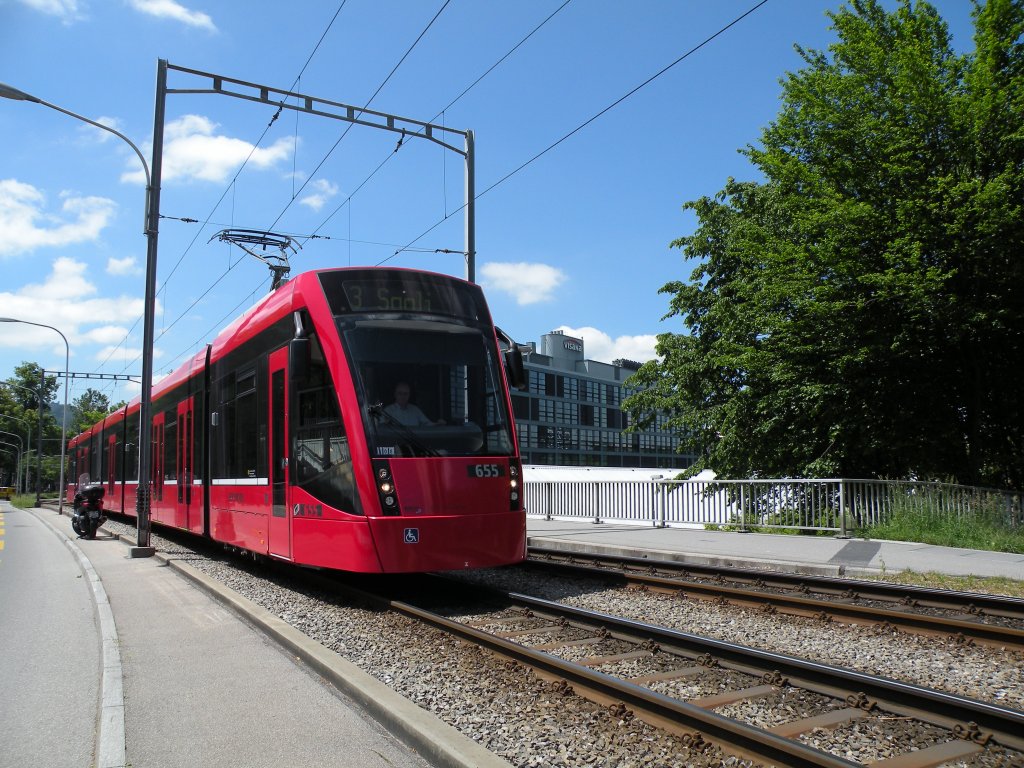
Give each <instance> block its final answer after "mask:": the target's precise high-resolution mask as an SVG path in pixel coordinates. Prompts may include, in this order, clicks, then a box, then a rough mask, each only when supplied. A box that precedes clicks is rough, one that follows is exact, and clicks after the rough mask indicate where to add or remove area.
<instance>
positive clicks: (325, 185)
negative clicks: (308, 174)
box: [299, 179, 338, 211]
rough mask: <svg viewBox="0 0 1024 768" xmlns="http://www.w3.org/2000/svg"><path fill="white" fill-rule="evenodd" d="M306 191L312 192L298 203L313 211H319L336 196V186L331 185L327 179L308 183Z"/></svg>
mask: <svg viewBox="0 0 1024 768" xmlns="http://www.w3.org/2000/svg"><path fill="white" fill-rule="evenodd" d="M306 189H309V190H312V194H309V195H306V196H305V197H304V198H302V199H301V200H299V202H300V203H301V204H302V205H308V206H309V207H310V208H312V209H313V210H314V211H319V210H320V209H321V208H323V207H324V203H326V202H327V201H328V200H330V199H331V198H332V197H334V196H335V195H336V194H338V185H337V184H332V183H331V182H329V181H328V180H327V179H317V180H316V181H313V182H310V184H309V185H307V187H306Z"/></svg>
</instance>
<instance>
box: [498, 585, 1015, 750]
mask: <svg viewBox="0 0 1024 768" xmlns="http://www.w3.org/2000/svg"><path fill="white" fill-rule="evenodd" d="M507 597H508V599H509V600H511V601H513V602H515V603H518V604H519V605H522V606H524V607H527V608H530V609H531V610H535V611H541V612H543V613H546V614H549V615H554V616H560V617H564V618H566V619H567V620H569V621H578V622H585V623H588V624H591V625H593V624H595V623H596V624H600V625H602V626H605V627H607V628H609V630H610V631H612V632H613V633H619V634H620V635H622V636H625V637H628V638H631V639H636V640H637V641H640V642H655V643H658V644H659V645H660V646H662V647H665V648H672V649H681V650H682V651H683V652H684V654H687V655H693V656H701V655H704V654H710V655H711V656H713V657H715V658H717V659H719V660H724V661H726V662H728V663H729V664H730V665H732V666H733V667H734V668H736V669H738V670H741V671H747V672H750V671H752V670H753V671H756V673H763V672H773V671H778V672H779V673H780V674H781V675H782V676H784V677H786V678H788V679H789V680H790V681H791V682H794V684H796V685H797V686H798V687H801V688H806V689H808V690H813V691H816V692H819V693H823V694H825V695H828V696H838V697H840V698H844V697H846V696H847V695H850V694H854V695H857V694H863V697H866V701H864V699H863V698H862V702H864V706H867V705H868V704H870V703H871V702H874V703H875V704H877V706H878V707H880V708H882V709H885V710H887V711H891V712H894V713H897V714H902V715H906V716H910V717H914V718H917V719H920V720H923V721H925V722H929V723H931V724H933V725H937V726H939V727H942V728H946V729H948V730H950V731H952V732H954V733H961V732H967V731H972V730H973V731H974V732H977V729H981V731H982V732H983V734H984V733H987V734H988V735H991V737H992V738H993V739H994V740H995V741H996V742H997V743H999V744H1001V745H1003V746H1005V747H1008V748H1011V749H1015V750H1018V751H1024V712H1021V711H1019V710H1014V709H1009V708H1007V707H1000V706H997V705H995V704H989V703H987V702H983V701H978V700H976V699H968V698H965V697H962V696H956V695H954V694H949V693H944V692H942V691H935V690H932V689H929V688H923V687H921V686H917V685H912V684H910V683H903V682H899V681H897V680H891V679H889V678H884V677H876V676H874V675H869V674H865V673H863V672H858V671H856V670H851V669H846V668H843V667H833V666H830V665H828V664H822V663H819V662H815V661H808V660H805V659H799V658H796V657H794V656H787V655H785V654H781V653H775V652H772V651H763V650H759V649H756V648H750V647H747V646H742V645H738V644H735V643H728V642H725V641H721V640H714V639H711V638H706V637H700V636H698V635H693V634H689V633H686V632H680V631H678V630H673V629H667V628H665V627H659V626H655V625H652V624H646V623H644V622H640V621H634V620H632V619H624V618H620V617H617V616H611V615H609V614H605V613H600V612H598V611H590V610H586V609H583V608H574V607H571V606H567V605H564V604H562V603H556V602H552V601H550V600H543V599H540V598H536V597H530V596H529V595H522V594H518V593H509V594H508V595H507ZM972 725H976V728H972ZM979 738H984V735H982V736H980V737H979Z"/></svg>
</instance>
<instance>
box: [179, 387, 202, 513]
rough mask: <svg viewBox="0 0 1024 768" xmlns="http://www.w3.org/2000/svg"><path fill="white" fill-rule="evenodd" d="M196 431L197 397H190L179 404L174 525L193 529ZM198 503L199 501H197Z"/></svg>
mask: <svg viewBox="0 0 1024 768" xmlns="http://www.w3.org/2000/svg"><path fill="white" fill-rule="evenodd" d="M194 429H195V397H194V396H193V397H189V398H187V399H185V400H183V401H182V402H180V403H178V428H177V429H176V430H175V432H176V435H175V437H176V440H177V445H176V446H175V449H176V450H175V453H176V455H177V460H178V472H177V483H178V487H177V492H176V493H177V496H176V501H175V504H176V507H175V512H174V524H175V525H177V526H179V527H182V528H188V529H191V528H192V525H193V520H192V519H191V518H192V513H193V511H194V505H193V501H192V491H193V483H192V480H193V478H194V477H195V470H194V467H195V463H194V460H195V456H194V453H195V444H196V442H195V440H194V438H193V435H192V431H193V430H194ZM196 501H198V499H197V500H196Z"/></svg>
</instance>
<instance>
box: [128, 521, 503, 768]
mask: <svg viewBox="0 0 1024 768" xmlns="http://www.w3.org/2000/svg"><path fill="white" fill-rule="evenodd" d="M111 535H117V537H118V538H119V539H121V541H123V542H125V543H126V544H128V545H129V546H135V540H134V539H132V538H131V537H130V536H127V535H124V534H111ZM154 557H156V558H157V559H158V560H160V561H161V562H163V563H165V564H166V565H167V566H169V567H171V568H173V569H175V570H176V571H178V572H179V573H180V574H182V575H183V576H184V577H185V578H187V579H188V580H189V581H191V582H192V583H194V584H195V585H196V586H198V587H199V588H200V589H202V590H203V591H204V592H206V593H207V594H209V595H210V596H211V597H213V598H214V599H215V600H217V601H218V602H219V603H221V604H222V605H224V606H225V607H227V608H229V609H230V610H232V611H233V612H234V613H236V614H237V615H238V616H240V617H241V618H242V619H243V620H245V621H247V622H248V623H250V624H251V625H253V626H254V627H256V628H257V629H259V630H260V631H261V632H263V633H264V634H265V635H267V636H268V637H269V638H270V639H271V640H273V641H274V642H276V643H277V644H278V645H280V646H281V647H282V648H284V649H286V650H287V651H288V652H289V655H291V656H292V657H293V660H299V661H302V662H303V663H305V664H307V665H308V666H309V667H310V668H311V669H313V670H314V671H316V672H317V674H319V675H320V676H321V677H323V678H324V679H325V680H326V681H327V682H329V683H330V684H331V685H333V686H334V687H335V688H337V689H338V690H339V691H340V692H342V693H343V694H345V695H346V696H347V697H348V698H350V699H352V701H354V702H355V703H356V704H357V705H358V706H359V707H360V708H362V709H363V710H364V711H366V712H367V713H368V714H369V715H370V716H371V717H372V718H373V719H374V720H376V721H377V722H379V723H380V724H381V725H383V726H384V727H385V728H386V729H387V730H388V731H389V732H390V733H392V734H393V735H394V736H396V737H397V738H398V739H400V740H401V741H402V742H403V743H404V744H406V746H408V747H410V748H412V749H413V750H415V751H416V752H418V753H419V754H420V755H422V756H423V757H424V758H425V759H426V760H428V761H429V762H430V763H431V764H433V765H437V766H443V767H444V768H510V766H511V764H510V763H509V762H508V761H506V760H505V759H503V758H502V757H500V756H498V755H496V754H494V753H493V752H491V751H489V750H488V749H486V748H485V747H483V746H481V745H480V744H478V743H477V742H475V741H473V740H472V739H471V738H469V737H468V736H465V735H463V734H462V733H461V732H459V731H458V730H457V729H456V728H454V727H452V726H451V725H449V724H448V723H445V722H444V721H443V720H441V719H440V718H438V717H437V716H436V715H434V714H432V713H430V712H428V711H427V710H425V709H423V708H422V707H420V706H418V705H417V704H414V703H413V702H411V701H409V699H406V698H405V697H404V696H402V695H401V694H399V693H396V692H395V691H393V690H392V689H391V688H388V687H387V686H386V685H384V684H383V683H382V682H380V681H379V680H377V679H376V678H375V677H373V676H372V675H370V674H369V673H367V672H365V671H363V670H362V669H360V668H359V667H357V666H356V665H355V664H353V663H352V662H350V661H348V660H346V659H344V658H342V657H341V656H340V655H339V654H337V653H335V652H334V651H331V650H330V649H328V648H325V647H324V646H323V645H321V644H320V643H318V642H317V641H315V640H312V639H311V638H309V637H307V636H306V635H304V634H302V632H300V631H299V630H297V629H295V628H294V627H293V626H291V625H290V624H288V623H287V622H286V621H284V620H283V619H281V618H280V617H278V616H276V615H274V614H273V613H271V612H270V611H268V610H267V609H266V608H264V607H263V606H261V605H258V604H256V603H254V602H253V601H251V600H249V599H248V598H245V597H243V596H242V595H240V594H238V593H237V592H235V591H234V590H232V589H230V588H229V587H226V586H224V585H223V584H220V583H219V582H216V581H214V580H212V579H210V578H209V577H207V576H206V574H204V573H203V572H202V571H200V570H199V569H197V568H194V567H193V566H191V565H189V564H188V563H186V562H184V561H182V560H178V559H175V558H174V557H172V556H170V555H167V554H165V553H162V552H159V551H158V552H157V553H156V554H155V555H154Z"/></svg>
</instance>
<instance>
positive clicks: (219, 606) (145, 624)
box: [0, 509, 508, 768]
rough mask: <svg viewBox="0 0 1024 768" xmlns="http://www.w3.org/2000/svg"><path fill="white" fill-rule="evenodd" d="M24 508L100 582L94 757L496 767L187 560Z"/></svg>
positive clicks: (377, 767)
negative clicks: (84, 535) (133, 548)
mask: <svg viewBox="0 0 1024 768" xmlns="http://www.w3.org/2000/svg"><path fill="white" fill-rule="evenodd" d="M32 512H33V514H34V515H35V516H36V517H37V518H38V519H39V520H41V521H43V522H44V523H45V524H46V525H47V526H49V527H50V528H51V529H53V531H55V532H56V533H58V534H59V535H60V536H63V537H65V538H66V539H67V541H68V544H69V547H68V548H69V550H71V551H72V552H74V551H75V550H79V551H81V552H82V553H83V557H82V558H81V559H82V561H83V563H82V567H83V569H84V570H85V571H86V574H87V576H89V572H90V571H91V572H92V574H94V576H95V579H96V582H97V583H98V584H99V585H100V586H101V589H102V594H100V595H98V596H97V606H98V616H99V621H98V623H99V637H100V640H101V641H102V646H101V647H102V650H103V653H102V657H103V660H102V670H103V674H102V679H101V682H100V690H101V717H100V720H99V722H100V738H99V740H98V742H97V744H98V749H97V752H98V754H97V755H96V762H95V763H94V764H95V765H96V766H98V768H121V766H123V765H130V766H132V768H170V767H171V766H190V767H192V766H204V765H208V766H214V765H216V766H230V765H239V766H241V765H244V766H254V767H257V768H260V767H266V768H280V767H281V766H310V765H315V766H346V767H347V766H352V768H424V767H425V766H427V765H430V764H444V765H454V766H469V765H482V766H506V768H507V765H508V764H507V763H506V762H505V761H503V760H501V759H500V758H498V757H497V756H495V755H493V754H492V753H490V752H487V751H486V750H484V749H483V747H480V746H479V745H478V744H476V743H475V742H473V741H471V740H470V739H468V738H466V737H464V736H462V735H461V734H459V733H458V732H457V731H455V730H454V729H453V728H451V727H450V726H448V725H446V724H445V723H443V722H441V721H440V720H438V719H437V718H436V717H434V716H433V715H431V714H430V713H428V712H426V711H425V710H423V709H421V708H419V707H417V706H416V705H414V704H412V703H411V702H409V701H407V700H406V699H404V698H402V697H401V696H399V695H398V694H396V693H394V692H393V691H391V690H390V689H388V688H387V687H386V686H384V685H383V684H381V683H379V682H378V681H376V680H375V679H374V678H372V677H371V676H369V675H367V674H366V673H364V672H362V671H361V670H359V669H358V668H356V667H355V666H354V665H352V664H350V663H349V662H347V661H345V660H344V659H342V658H341V657H340V656H338V655H337V654H335V653H333V652H331V651H328V650H327V649H325V648H324V647H323V646H321V645H319V644H318V643H314V642H312V641H310V640H309V639H308V638H306V637H305V636H304V635H302V634H301V633H299V632H298V631H296V630H294V629H292V628H291V627H290V626H288V625H287V624H285V622H283V621H282V620H280V619H278V618H277V617H276V616H273V615H271V614H269V613H268V612H267V611H265V610H263V609H262V608H260V607H259V606H256V605H255V604H252V603H250V602H249V601H247V600H245V599H244V598H241V597H240V596H238V595H237V594H235V593H233V592H231V591H230V590H227V589H225V588H224V587H222V586H220V585H218V584H217V583H215V582H209V581H208V580H207V583H203V580H204V579H205V577H204V576H203V575H202V574H201V573H199V572H197V571H195V570H194V569H192V568H191V567H190V566H188V565H187V564H185V563H182V562H180V561H169V560H168V559H167V558H163V557H160V556H159V555H158V556H157V557H152V558H145V559H141V558H140V559H132V558H130V557H129V547H128V546H126V544H125V542H122V541H120V540H118V539H117V538H114V537H111V536H106V535H104V534H103V532H102V531H101V534H100V536H99V537H98V538H97V539H95V540H91V541H90V540H80V539H72V538H71V537H73V536H74V534H73V533H72V532H71V524H70V520H69V519H68V518H67V517H60V516H58V515H56V514H55V513H54V512H53V511H52V510H48V509H36V510H33V511H32ZM132 543H133V542H132ZM169 566H171V567H169ZM183 575H186V576H187V578H183ZM89 577H90V578H92V576H89ZM48 589H50V587H48V586H47V585H46V584H40V591H41V592H45V591H47V590H48ZM42 599H45V597H43V598H42ZM242 616H244V617H245V620H243V619H242ZM258 630H259V631H258ZM97 642H99V641H97ZM38 669H39V674H42V675H46V674H49V673H48V672H47V671H46V667H45V665H41V666H39V667H38ZM367 708H370V710H371V711H373V713H374V716H375V717H377V718H378V719H376V720H375V719H373V718H371V716H370V715H369V714H367ZM119 717H120V719H121V722H120V724H119V723H118V718H119ZM57 722H59V720H58V721H57ZM55 725H56V724H55ZM53 730H54V733H55V734H56V735H57V736H58V737H60V732H61V729H60V727H55V728H54V729H53ZM399 736H400V737H401V739H402V740H399ZM119 738H120V744H118V739H119ZM410 745H411V746H410ZM119 748H120V751H119ZM0 762H2V761H0Z"/></svg>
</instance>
